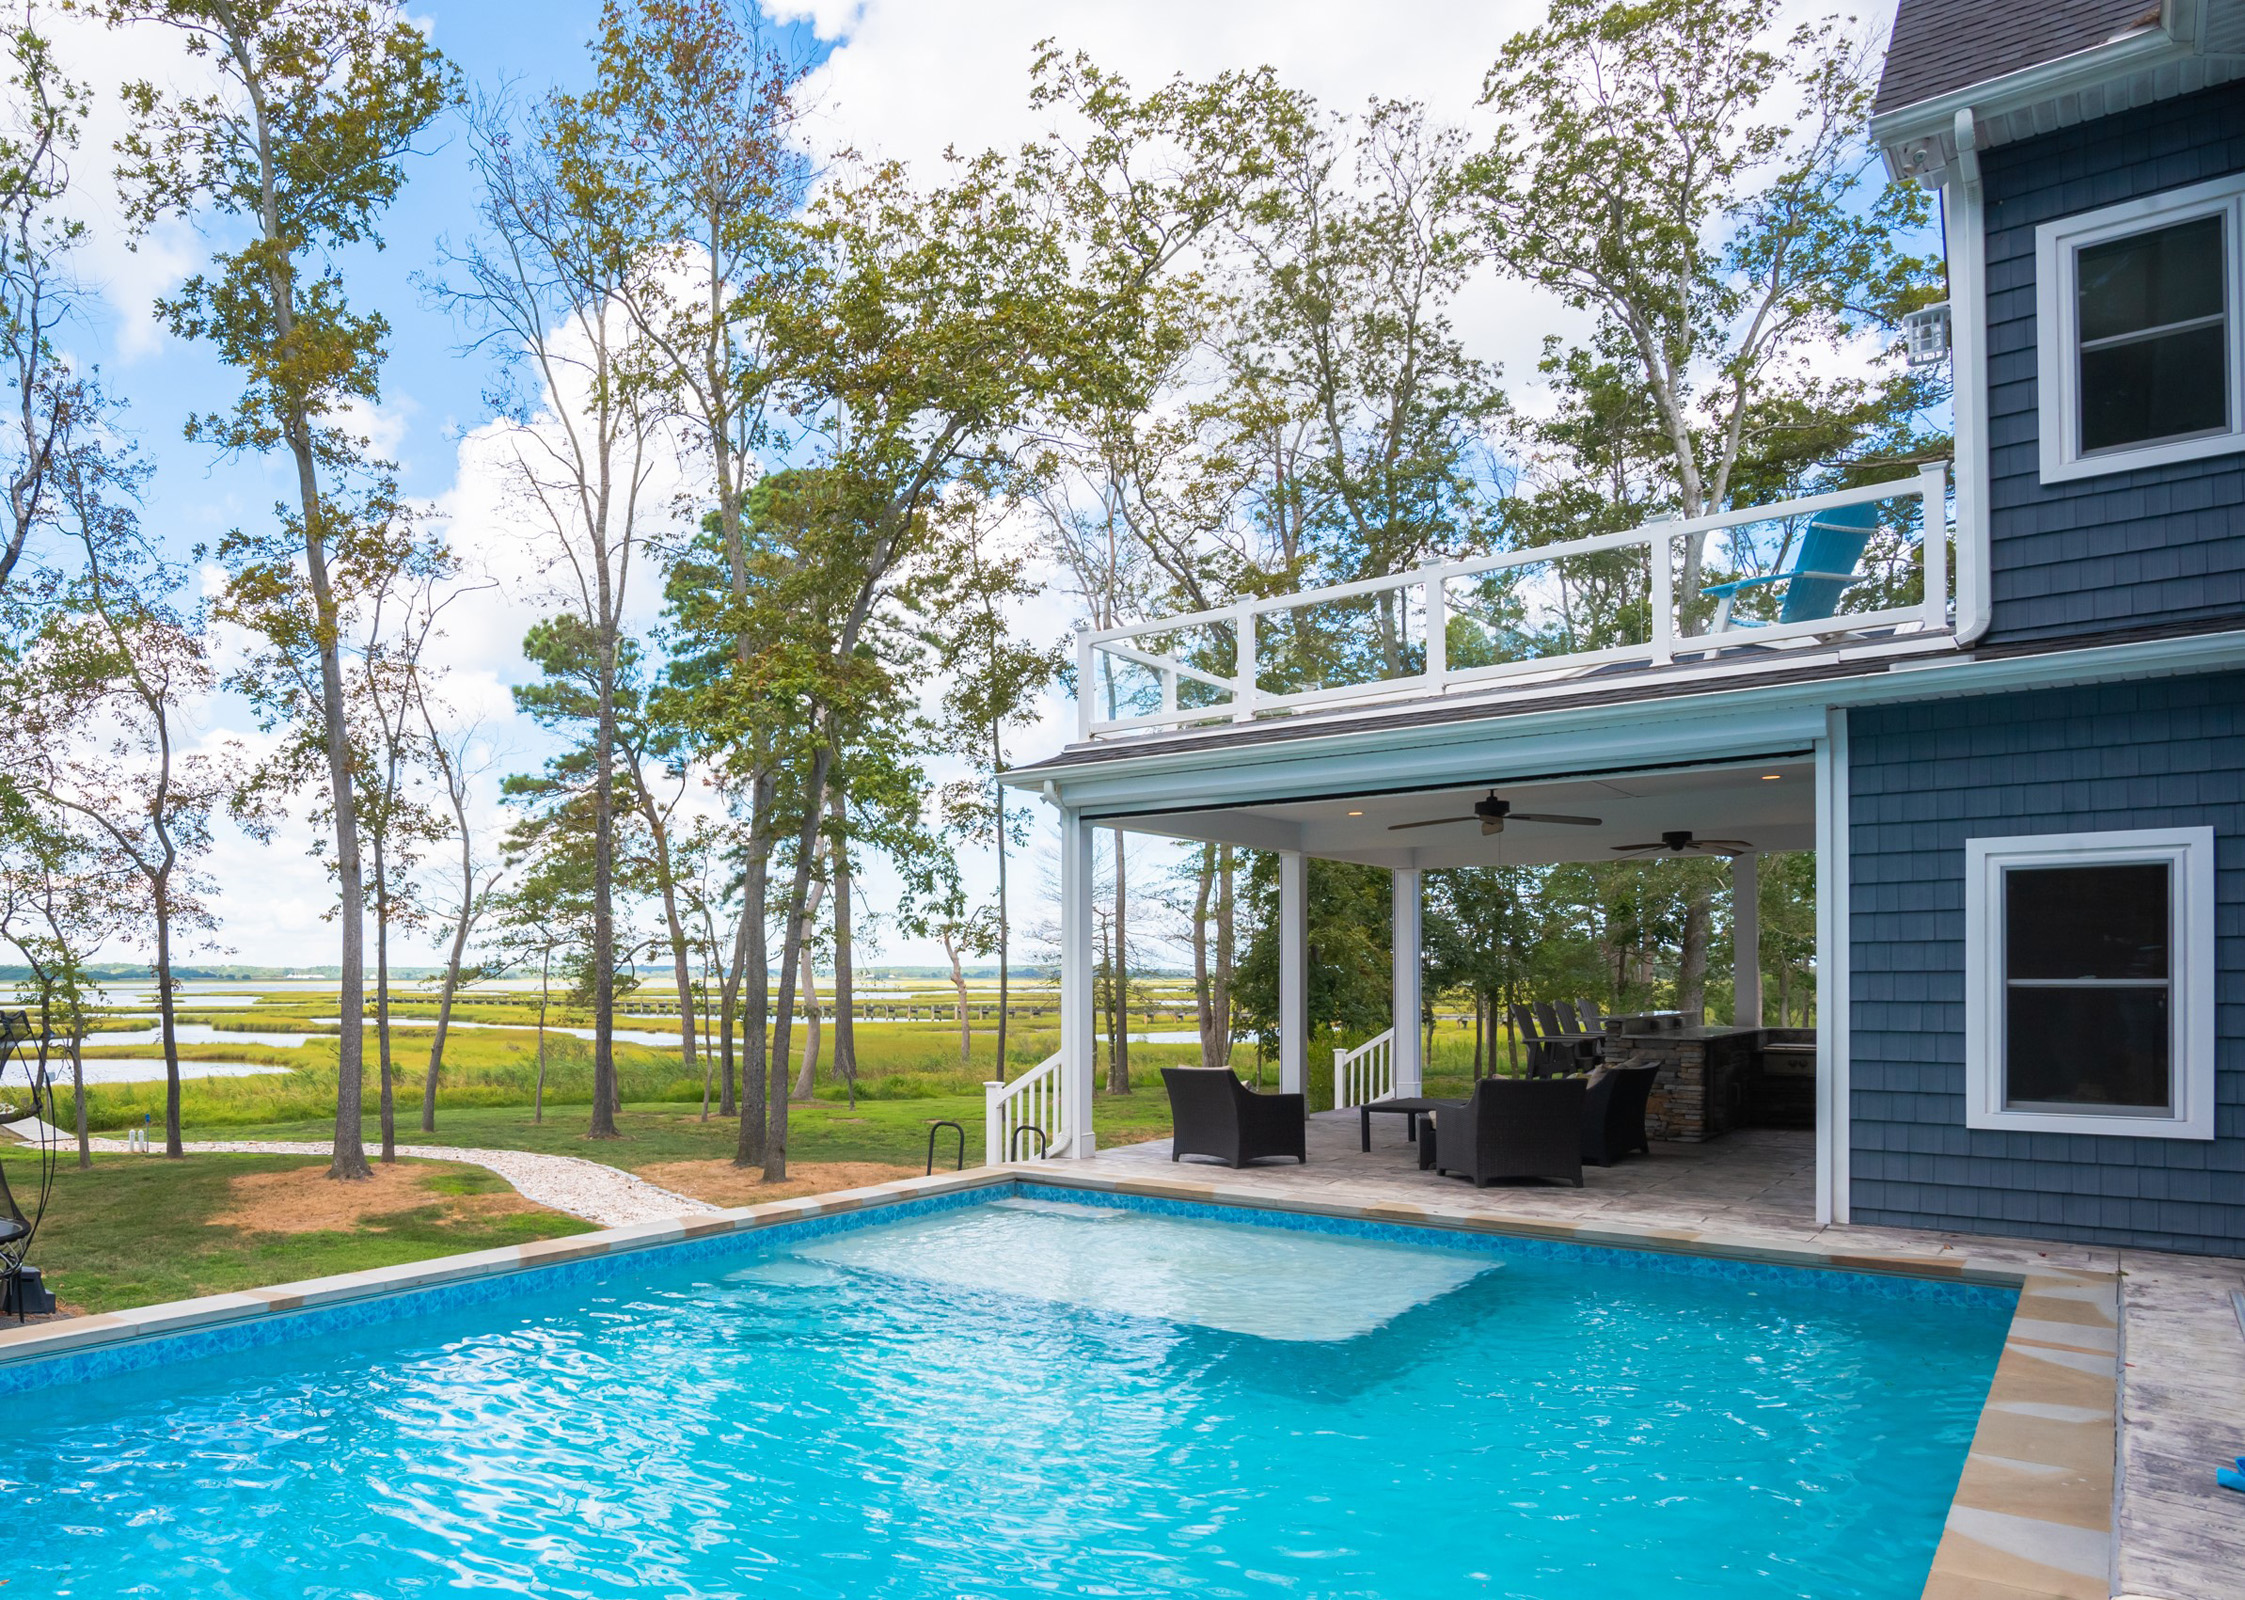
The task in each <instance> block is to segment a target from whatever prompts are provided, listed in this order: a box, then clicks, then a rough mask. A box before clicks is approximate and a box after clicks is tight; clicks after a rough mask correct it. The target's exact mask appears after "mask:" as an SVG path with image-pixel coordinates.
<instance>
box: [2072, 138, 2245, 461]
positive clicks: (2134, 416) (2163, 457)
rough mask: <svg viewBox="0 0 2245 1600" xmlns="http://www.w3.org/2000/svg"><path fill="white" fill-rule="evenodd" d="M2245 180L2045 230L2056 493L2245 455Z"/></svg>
mask: <svg viewBox="0 0 2245 1600" xmlns="http://www.w3.org/2000/svg"><path fill="white" fill-rule="evenodd" d="M2241 239H2245V176H2240V177H2232V178H2220V179H2216V180H2215V181H2214V182H2212V183H2201V184H2194V185H2192V186H2191V187H2189V188H2187V189H2174V190H2169V191H2168V192H2166V193H2164V194H2157V195H2150V196H2147V197H2146V198H2144V199H2141V200H2131V201H2128V202H2126V203H2125V204H2122V205H2117V206H2107V207H2106V208H2104V209H2103V210H2101V211H2092V212H2089V213H2086V214H2084V215H2081V216H2073V217H2061V218H2060V219H2059V220H2057V221H2056V222H2046V223H2044V224H2043V225H2042V226H2041V227H2039V228H2037V229H2036V230H2035V246H2036V249H2035V257H2036V260H2035V284H2036V319H2037V326H2038V329H2039V334H2040V345H2041V351H2040V355H2041V360H2040V363H2039V367H2038V374H2037V375H2038V385H2037V387H2038V392H2039V394H2040V397H2041V413H2042V414H2041V435H2042V477H2043V481H2045V482H2055V481H2059V480H2063V479H2067V478H2082V477H2088V476H2091V475H2093V474H2096V473H2101V472H2119V471H2124V470H2126V469H2128V468H2131V467H2144V466H2156V465H2158V464H2160V463H2162V462H2168V461H2183V460H2189V459H2192V458H2195V457H2199V456H2208V455H2218V454H2224V453H2229V452H2234V451H2239V450H2245V262H2241V249H2240V241H2241Z"/></svg>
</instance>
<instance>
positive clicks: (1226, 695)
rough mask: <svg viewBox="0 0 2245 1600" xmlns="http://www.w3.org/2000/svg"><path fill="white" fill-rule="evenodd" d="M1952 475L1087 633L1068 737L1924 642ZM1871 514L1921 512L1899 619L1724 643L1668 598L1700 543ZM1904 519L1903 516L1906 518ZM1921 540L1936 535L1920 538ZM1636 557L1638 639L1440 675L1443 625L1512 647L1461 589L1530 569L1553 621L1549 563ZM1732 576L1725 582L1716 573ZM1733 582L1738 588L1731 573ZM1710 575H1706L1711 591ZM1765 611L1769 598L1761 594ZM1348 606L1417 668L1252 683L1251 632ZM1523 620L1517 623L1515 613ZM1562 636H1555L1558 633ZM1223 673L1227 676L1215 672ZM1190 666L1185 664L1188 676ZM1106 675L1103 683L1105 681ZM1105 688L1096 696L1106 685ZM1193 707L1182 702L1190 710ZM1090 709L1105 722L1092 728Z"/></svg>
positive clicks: (1945, 616)
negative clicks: (1520, 682) (1914, 585)
mask: <svg viewBox="0 0 2245 1600" xmlns="http://www.w3.org/2000/svg"><path fill="white" fill-rule="evenodd" d="M1947 497H1948V464H1947V463H1946V462H1935V463H1932V464H1929V465H1927V466H1925V467H1923V468H1921V469H1920V470H1919V471H1918V472H1917V473H1916V474H1915V475H1913V476H1911V477H1907V478H1893V479H1889V480H1887V481H1886V482H1883V483H1873V484H1865V485H1863V486H1862V487H1861V488H1856V489H1843V490H1840V491H1838V492H1836V493H1833V494H1819V495H1808V496H1804V497H1803V498H1801V499H1798V500H1786V501H1781V502H1779V503H1777V504H1775V505H1766V506H1749V507H1745V508H1742V509H1740V510H1736V511H1724V512H1718V513H1716V514H1714V515H1712V516H1704V517H1693V518H1691V519H1689V520H1682V519H1678V520H1673V521H1667V522H1656V523H1649V524H1647V525H1646V526H1644V527H1640V528H1633V529H1631V530H1629V531H1628V532H1626V533H1610V534H1601V535H1598V536H1596V537H1594V538H1587V539H1574V540H1570V541H1568V542H1566V543H1564V544H1551V545H1543V546H1540V547H1538V548H1535V549H1529V550H1516V551H1510V552H1507V553H1506V554H1503V555H1494V556H1480V557H1477V558H1475V559H1473V560H1470V561H1450V562H1444V563H1441V564H1440V565H1435V566H1423V567H1414V568H1412V569H1411V570H1410V571H1408V572H1398V573H1392V574H1390V575H1388V576H1386V577H1379V578H1366V579H1363V580H1361V581H1360V582H1356V583H1340V584H1333V585H1331V586H1329V587H1326V588H1322V589H1304V590H1301V591H1300V592H1298V593H1295V594H1286V595H1276V596H1273V597H1271V598H1269V599H1261V600H1242V601H1240V602H1239V603H1238V604H1236V605H1231V606H1224V607H1220V608H1218V609H1216V610H1212V611H1196V612H1191V613H1188V614H1186V615H1182V616H1174V617H1162V618H1158V619H1156V620H1154V621H1152V622H1143V623H1134V624H1131V625H1129V626H1127V627H1120V628H1100V629H1087V630H1085V631H1083V632H1081V633H1079V634H1077V636H1076V708H1077V718H1078V723H1077V732H1078V736H1079V737H1080V738H1083V739H1095V738H1098V737H1100V736H1101V735H1104V734H1114V733H1123V732H1130V731H1136V730H1144V729H1157V728H1178V727H1186V726H1190V725H1192V724H1195V723H1209V722H1248V721H1252V720H1253V719H1255V718H1256V717H1258V716H1263V715H1270V714H1275V713H1283V712H1292V711H1302V710H1310V709H1315V708H1317V707H1321V706H1329V705H1334V704H1345V703H1348V702H1352V701H1362V700H1373V699H1405V698H1416V697H1420V696H1426V695H1440V694H1444V693H1448V692H1452V691H1457V690H1463V689H1467V688H1470V687H1475V686H1483V685H1491V684H1495V683H1498V682H1500V681H1503V680H1506V679H1524V678H1536V677H1554V678H1556V677H1566V676H1572V675H1577V674H1581V673H1584V672H1587V671H1590V670H1592V669H1595V668H1600V667H1611V666H1614V665H1617V664H1625V663H1626V664H1632V665H1641V666H1652V667H1664V666H1668V665H1670V664H1671V663H1673V662H1675V661H1677V660H1678V659H1679V658H1686V659H1699V660H1702V661H1705V660H1713V659H1717V658H1719V657H1720V656H1721V655H1722V654H1723V653H1724V652H1725V651H1731V650H1738V649H1740V648H1742V647H1745V646H1757V647H1760V648H1762V649H1764V650H1766V649H1768V647H1770V646H1772V645H1783V644H1794V645H1798V646H1813V645H1815V644H1817V643H1818V642H1819V641H1830V640H1833V639H1844V638H1846V637H1847V636H1848V635H1859V636H1860V635H1863V634H1867V633H1877V634H1880V635H1887V636H1892V635H1910V636H1923V635H1928V634H1941V633H1946V632H1947V631H1948V629H1949V562H1948V549H1949V541H1948V514H1947ZM1880 501H1895V502H1905V503H1906V502H1910V501H1915V502H1917V506H1918V508H1920V509H1919V513H1918V515H1917V516H1916V518H1915V522H1914V526H1915V529H1916V535H1917V542H1918V551H1919V556H1918V561H1919V566H1920V568H1921V571H1922V577H1923V586H1922V589H1921V591H1920V598H1919V599H1918V600H1916V601H1914V602H1913V603H1911V604H1908V605H1899V606H1888V607H1884V608H1881V609H1878V610H1871V611H1856V612H1842V613H1840V614H1839V615H1836V616H1831V617H1821V618H1816V619H1813V620H1810V621H1806V622H1795V623H1789V624H1784V625H1776V624H1772V625H1770V626H1764V627H1738V628H1734V629H1732V630H1730V631H1728V632H1724V633H1705V632H1698V633H1694V632H1691V631H1689V630H1688V628H1687V618H1691V619H1695V620H1700V621H1704V620H1705V619H1706V618H1707V617H1708V616H1710V615H1711V614H1712V612H1713V609H1714V607H1713V604H1712V603H1711V602H1708V601H1706V600H1704V599H1702V597H1700V596H1698V595H1679V594H1677V593H1676V587H1677V584H1676V579H1677V575H1678V572H1679V571H1680V568H1681V563H1680V561H1679V559H1678V558H1679V556H1680V555H1681V553H1682V552H1683V550H1684V549H1686V548H1687V542H1696V543H1697V545H1698V547H1699V548H1700V549H1701V550H1703V551H1704V550H1705V549H1706V546H1707V541H1708V540H1709V538H1710V536H1713V535H1718V534H1724V533H1729V534H1731V535H1732V537H1733V538H1734V539H1736V538H1738V537H1740V535H1739V534H1738V533H1737V532H1736V530H1741V529H1751V528H1754V527H1757V526H1760V525H1763V524H1783V525H1785V526H1786V527H1787V529H1788V531H1789V532H1790V530H1791V528H1792V524H1793V523H1794V522H1795V521H1796V520H1797V519H1802V518H1806V517H1810V516H1814V515H1815V514H1816V513H1818V512H1820V511H1828V510H1833V509H1836V508H1838V507H1840V506H1851V505H1864V504H1869V503H1874V502H1880ZM1902 509H1904V510H1905V511H1907V510H1908V509H1909V508H1908V507H1907V506H1906V505H1905V506H1903V507H1902ZM1928 528H1930V529H1931V530H1932V535H1933V536H1932V537H1926V536H1925V532H1926V530H1927V529H1928ZM1630 551H1642V552H1644V561H1645V563H1646V565H1647V567H1648V568H1649V571H1648V572H1647V573H1646V575H1645V580H1644V587H1645V590H1646V592H1647V595H1648V598H1649V602H1650V604H1649V611H1650V617H1649V626H1648V627H1647V629H1646V632H1647V635H1648V636H1647V637H1646V638H1645V639H1644V640H1642V641H1641V642H1637V643H1630V644H1616V645H1607V646H1603V647H1600V648H1595V649H1582V650H1558V651H1554V652H1551V653H1536V652H1535V651H1534V650H1532V649H1527V648H1526V647H1525V646H1523V647H1522V648H1523V649H1524V650H1525V652H1526V653H1522V654H1520V655H1519V656H1518V657H1517V659H1499V660H1496V661H1493V662H1488V663H1484V664H1481V665H1463V664H1460V665H1452V664H1451V663H1450V661H1449V653H1450V624H1451V621H1452V619H1453V618H1464V619H1466V620H1467V621H1469V622H1472V623H1475V624H1477V625H1479V626H1480V627H1481V628H1482V629H1483V630H1484V635H1483V637H1484V638H1492V637H1493V638H1494V640H1495V641H1496V643H1495V644H1493V645H1492V648H1494V649H1498V650H1499V653H1500V654H1501V653H1502V648H1503V647H1504V641H1505V638H1506V636H1507V635H1508V634H1509V635H1513V636H1514V638H1513V640H1512V643H1513V644H1515V645H1517V644H1518V643H1519V639H1518V634H1519V631H1520V630H1519V625H1518V622H1517V621H1516V620H1513V619H1505V618H1492V617H1490V615H1489V614H1488V612H1487V610H1486V604H1487V602H1486V600H1479V601H1477V599H1476V597H1475V596H1474V595H1473V594H1472V593H1470V592H1468V593H1466V594H1464V595H1462V596H1460V595H1454V594H1453V592H1452V591H1453V588H1454V587H1456V586H1459V585H1465V584H1473V583H1476V582H1480V583H1481V584H1483V586H1484V593H1486V592H1487V591H1486V585H1487V583H1488V581H1489V580H1490V578H1491V575H1492V574H1495V575H1500V579H1499V581H1500V583H1501V582H1502V581H1504V580H1503V579H1502V577H1501V575H1504V574H1511V573H1514V572H1516V571H1519V569H1527V568H1537V567H1542V568H1546V569H1549V570H1547V571H1546V572H1545V573H1544V574H1541V575H1540V576H1539V575H1536V574H1531V573H1525V572H1523V573H1521V574H1520V577H1518V578H1515V579H1513V580H1511V582H1512V583H1513V585H1514V587H1513V588H1512V590H1511V591H1510V592H1509V594H1506V595H1505V600H1506V603H1510V604H1515V605H1519V606H1522V607H1527V606H1542V607H1544V608H1545V609H1546V610H1549V609H1550V608H1551V606H1552V603H1553V601H1554V599H1555V597H1563V596H1564V594H1565V592H1566V591H1567V590H1568V588H1569V587H1570V585H1571V583H1572V582H1573V581H1574V580H1572V579H1570V577H1569V576H1568V575H1567V573H1566V572H1565V571H1564V570H1563V569H1562V568H1561V566H1560V564H1562V563H1565V562H1568V561H1571V560H1576V559H1579V558H1582V557H1589V556H1601V555H1610V554H1614V553H1617V552H1630ZM1724 571H1725V572H1727V571H1728V569H1727V568H1725V569H1724ZM1740 575H1741V576H1743V575H1745V574H1740ZM1718 576H1720V574H1717V573H1715V572H1713V571H1710V573H1709V575H1708V581H1710V582H1712V581H1715V579H1716V578H1717V577H1718ZM1772 598H1773V599H1774V598H1776V596H1772ZM1351 602H1353V603H1355V604H1356V605H1357V606H1358V608H1359V609H1360V610H1365V611H1369V612H1371V613H1375V614H1377V616H1378V617H1379V619H1380V629H1381V632H1382V634H1383V635H1384V637H1385V640H1386V649H1385V651H1384V655H1385V656H1386V657H1388V658H1392V660H1393V661H1394V662H1396V663H1401V664H1403V665H1408V666H1410V667H1413V668H1415V670H1402V666H1401V665H1399V666H1397V667H1396V668H1395V670H1390V671H1386V672H1384V673H1383V674H1381V675H1375V676H1370V677H1368V678H1366V680H1365V681H1362V682H1356V683H1339V684H1320V685H1318V686H1316V687H1313V688H1304V689H1294V690H1271V689H1267V688H1265V687H1264V685H1263V674H1262V673H1261V672H1260V671H1259V669H1258V665H1257V663H1258V659H1259V658H1258V646H1259V640H1258V634H1259V632H1261V631H1262V630H1264V629H1265V628H1267V627H1268V626H1269V625H1270V624H1271V622H1272V620H1273V619H1274V618H1275V619H1279V620H1281V621H1283V620H1285V619H1287V618H1288V617H1289V616H1290V615H1291V614H1292V613H1295V612H1299V611H1304V610H1308V609H1310V608H1313V607H1317V606H1330V605H1335V604H1345V603H1351ZM1523 614H1524V613H1523ZM1559 631H1560V633H1561V634H1562V635H1563V634H1564V633H1565V632H1566V629H1565V628H1561V629H1560V630H1559ZM1227 662H1229V668H1228V670H1227V669H1226V663H1227ZM1196 663H1197V664H1196ZM1102 668H1104V677H1103V676H1102V671H1101V669H1102ZM1102 686H1103V687H1102ZM1188 700H1190V701H1191V702H1192V703H1190V704H1188V703H1186V702H1187V701H1188ZM1102 703H1104V704H1105V706H1106V714H1105V715H1101V706H1102Z"/></svg>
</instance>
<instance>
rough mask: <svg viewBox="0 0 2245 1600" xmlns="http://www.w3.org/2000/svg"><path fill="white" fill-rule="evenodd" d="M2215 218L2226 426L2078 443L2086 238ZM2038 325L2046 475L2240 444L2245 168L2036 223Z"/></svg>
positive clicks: (2181, 457) (2054, 477) (2087, 473)
mask: <svg viewBox="0 0 2245 1600" xmlns="http://www.w3.org/2000/svg"><path fill="white" fill-rule="evenodd" d="M2210 216H2220V217H2223V218H2224V219H2226V220H2225V223H2224V227H2223V239H2222V251H2223V266H2224V267H2225V268H2226V269H2227V272H2228V275H2229V282H2228V283H2227V284H2226V285H2225V288H2226V290H2227V294H2228V311H2229V427H2228V428H2227V429H2226V430H2224V431H2223V432H2221V433H2209V434H2200V435H2198V436H2196V437H2194V438H2189V439H2170V440H2166V441H2163V442H2161V443H2157V444H2145V445H2136V446H2132V447H2129V448H2126V449H2118V450H2101V451H2099V452H2098V453H2097V454H2095V455H2093V456H2084V455H2082V453H2081V450H2080V443H2079V441H2080V434H2081V406H2080V394H2079V392H2078V390H2079V386H2080V385H2079V380H2080V368H2079V366H2078V364H2077V362H2076V359H2075V357H2076V351H2075V348H2074V345H2075V338H2074V330H2075V323H2076V321H2077V315H2076V313H2077V311H2078V302H2077V300H2076V298H2075V295H2074V261H2075V257H2076V256H2077V255H2078V254H2079V252H2080V251H2081V250H2082V249H2083V248H2084V247H2085V246H2088V245H2096V244H2103V243H2104V242H2105V241H2107V240H2109V239H2120V238H2126V237H2127V236H2128V235H2130V234H2132V233H2144V232H2147V231H2149V230H2150V229H2152V228H2155V227H2165V226H2167V225H2169V224H2171V223H2177V222H2188V221H2191V220H2192V219H2194V218H2197V217H2210ZM2035 331H2036V341H2037V343H2038V345H2039V347H2040V349H2039V360H2038V363H2037V366H2036V373H2037V376H2038V379H2039V381H2038V382H2037V383H2036V385H2035V391H2036V394H2037V396H2038V403H2039V406H2040V411H2041V428H2040V433H2041V443H2042V481H2043V482H2044V483H2063V482H2066V481H2068V480H2071V479H2075V478H2094V477H2099V476H2102V475H2103V474H2105V473H2109V472H2130V471H2133V470H2135V469H2136V468H2138V467H2156V466H2162V465H2165V464H2166V463H2168V462H2172V461H2196V460H2199V459H2201V458H2203V457H2206V456H2220V455H2233V454H2236V453H2238V452H2240V451H2245V173H2236V174H2232V175H2231V176H2229V177H2225V178H2216V179H2214V180H2212V181H2211V182H2208V183H2194V184H2192V185H2190V186H2189V187H2188V188H2183V189H2169V190H2166V191H2164V192H2163V193H2160V194H2154V195H2146V196H2144V197H2143V198H2142V199H2140V200H2127V201H2123V202H2122V203H2121V204H2119V205H2116V206H2106V207H2104V208H2103V209H2102V210H2098V211H2086V212H2083V213H2082V214H2081V215H2079V216H2073V217H2060V218H2059V219H2058V220H2057V221H2055V222H2045V223H2043V224H2042V225H2041V226H2040V227H2038V228H2036V229H2035Z"/></svg>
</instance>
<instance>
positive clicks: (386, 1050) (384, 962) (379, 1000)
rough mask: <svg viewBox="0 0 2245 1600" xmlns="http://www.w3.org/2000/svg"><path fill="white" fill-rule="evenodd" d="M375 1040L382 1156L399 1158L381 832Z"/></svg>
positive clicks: (376, 882) (376, 866)
mask: <svg viewBox="0 0 2245 1600" xmlns="http://www.w3.org/2000/svg"><path fill="white" fill-rule="evenodd" d="M374 1039H375V1047H376V1049H377V1050H378V1051H379V1053H380V1055H381V1058H382V1159H383V1161H384V1162H385V1163H387V1162H393V1161H395V1160H397V1158H398V1113H397V1095H396V1080H395V1079H394V1078H393V1077H392V1076H391V1073H390V872H389V866H388V862H387V857H386V854H385V849H384V840H383V836H382V834H381V833H379V832H377V833H376V834H375V835H374Z"/></svg>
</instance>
